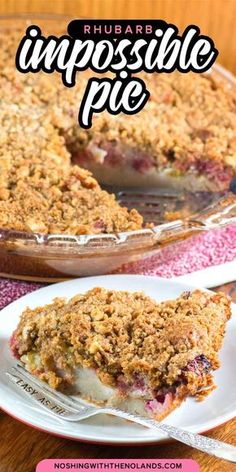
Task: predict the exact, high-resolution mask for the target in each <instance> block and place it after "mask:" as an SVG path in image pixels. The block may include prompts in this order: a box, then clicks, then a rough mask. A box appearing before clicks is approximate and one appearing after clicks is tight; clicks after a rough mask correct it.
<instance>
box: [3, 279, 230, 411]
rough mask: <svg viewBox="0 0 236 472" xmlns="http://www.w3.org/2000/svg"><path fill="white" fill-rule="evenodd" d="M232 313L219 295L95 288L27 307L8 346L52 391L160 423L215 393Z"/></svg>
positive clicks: (226, 302) (227, 303) (226, 300)
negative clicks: (161, 297)
mask: <svg viewBox="0 0 236 472" xmlns="http://www.w3.org/2000/svg"><path fill="white" fill-rule="evenodd" d="M230 315H231V311H230V301H229V299H228V298H227V297H226V296H225V295H224V294H223V293H216V294H212V293H207V292H202V291H200V290H195V291H194V292H192V293H190V292H185V293H183V294H182V295H180V297H178V298H177V299H176V300H169V301H165V302H161V303H157V302H155V301H154V300H152V299H150V298H149V297H147V296H145V295H144V294H143V293H139V292H136V293H129V292H122V291H120V292H118V291H117V292H116V291H109V290H105V289H103V288H95V289H93V290H90V291H89V292H87V293H85V294H84V295H80V294H79V295H77V296H75V297H73V298H72V299H71V300H69V301H65V300H64V299H56V300H55V301H54V302H53V303H52V304H50V305H46V306H44V307H39V308H36V309H35V310H31V309H29V308H28V309H26V310H25V311H24V312H23V314H22V316H21V320H20V323H19V325H18V327H17V329H16V331H15V332H14V334H13V335H12V338H11V341H10V347H11V351H12V353H13V355H14V356H15V357H16V358H18V359H21V361H22V362H23V363H24V364H25V366H26V368H27V370H28V371H29V372H31V373H32V374H33V375H36V376H38V377H39V378H40V379H41V380H44V381H46V382H48V383H49V385H50V386H51V387H53V388H55V389H59V390H60V389H61V390H64V391H65V392H68V393H71V394H76V393H77V394H79V395H80V396H81V397H82V398H84V399H85V400H87V401H90V402H92V403H98V404H99V405H103V406H104V405H107V406H108V405H111V406H116V407H119V408H122V409H125V410H127V411H130V412H133V413H138V414H142V415H148V416H150V417H154V418H156V419H158V420H160V419H162V418H164V417H165V416H167V415H168V414H169V413H170V412H171V411H173V410H174V409H175V408H177V407H178V406H179V405H180V404H181V403H182V402H183V401H184V400H185V399H186V398H187V397H189V396H194V397H196V398H198V399H203V398H204V397H205V396H206V395H208V394H209V393H210V392H211V391H212V390H213V388H215V385H214V379H213V371H214V370H215V369H217V368H218V367H219V358H218V351H219V349H220V347H221V345H222V341H223V337H224V333H225V324H226V322H227V320H228V319H229V318H230Z"/></svg>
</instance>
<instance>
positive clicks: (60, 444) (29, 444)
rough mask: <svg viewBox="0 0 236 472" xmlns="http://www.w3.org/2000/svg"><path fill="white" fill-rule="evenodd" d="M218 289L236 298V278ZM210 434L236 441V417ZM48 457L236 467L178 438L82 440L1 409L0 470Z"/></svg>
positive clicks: (27, 469)
mask: <svg viewBox="0 0 236 472" xmlns="http://www.w3.org/2000/svg"><path fill="white" fill-rule="evenodd" d="M216 290H218V291H219V290H222V291H224V292H225V293H227V294H229V295H230V296H231V297H232V299H233V300H234V301H235V302H236V282H234V283H231V284H227V285H224V286H221V287H217V288H216ZM232 375H235V373H232ZM229 388H230V386H229ZM209 435H210V436H211V437H213V438H216V439H220V440H222V441H226V442H228V443H235V442H236V419H235V420H232V421H229V422H228V423H226V424H225V425H222V426H220V427H219V428H217V429H215V430H214V431H212V432H210V433H209ZM49 458H58V459H79V458H86V459H88V458H97V459H101V458H102V459H106V458H108V459H114V458H115V459H119V458H121V459H124V458H125V459H128V458H147V459H148V458H150V459H151V458H153V459H161V458H165V459H167V458H181V459H194V460H196V461H197V462H198V464H199V465H200V470H201V472H235V471H236V465H234V464H230V463H227V462H225V461H222V460H218V459H215V458H214V457H210V456H208V455H206V454H203V453H201V452H198V451H196V450H194V449H192V448H190V447H188V446H184V445H182V444H180V443H177V442H173V443H168V444H162V445H152V446H147V445H145V446H125V447H121V446H117V447H116V446H100V445H91V444H82V443H79V442H76V441H70V440H67V439H61V438H57V437H54V436H51V435H49V434H47V433H42V432H40V431H37V430H35V429H32V428H30V427H29V426H25V425H23V424H21V423H19V422H18V421H16V420H15V419H13V418H10V417H9V416H8V415H6V414H5V413H1V412H0V472H35V467H36V464H37V463H38V462H39V461H40V460H43V459H49Z"/></svg>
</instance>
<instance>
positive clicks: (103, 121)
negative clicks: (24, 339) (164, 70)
mask: <svg viewBox="0 0 236 472" xmlns="http://www.w3.org/2000/svg"><path fill="white" fill-rule="evenodd" d="M5 33H6V31H3V33H1V35H0V85H1V86H0V101H1V107H0V123H1V136H0V226H1V227H3V228H8V229H16V230H21V231H33V228H35V229H34V231H36V229H37V228H38V230H39V231H41V232H44V233H52V232H55V231H56V232H62V233H63V232H66V233H68V232H70V233H71V234H86V233H94V232H95V233H96V232H97V233H106V232H110V231H126V230H136V229H140V228H141V227H142V218H141V216H140V215H139V214H138V212H137V211H135V210H132V211H131V212H128V210H127V209H121V208H120V207H119V205H118V203H117V202H115V200H114V197H113V196H110V195H108V194H106V193H105V192H103V191H101V189H100V187H99V185H98V184H97V183H96V182H95V180H94V179H93V178H92V176H91V174H89V173H86V171H83V170H82V169H80V168H78V167H75V168H74V166H73V165H72V163H71V159H72V158H73V156H79V157H80V158H83V156H87V157H88V155H89V154H90V153H91V150H94V149H95V151H96V152H95V154H96V155H97V157H98V158H101V157H103V156H104V155H106V156H107V157H108V158H109V150H110V149H111V148H112V153H113V158H114V156H115V158H116V152H117V150H116V147H117V146H118V148H119V146H120V151H119V153H120V155H121V154H122V156H125V157H126V156H127V158H128V155H129V153H130V152H131V151H130V150H132V151H133V152H134V153H136V152H137V155H138V156H139V157H138V158H137V162H136V164H137V166H139V167H140V166H141V168H142V169H143V166H144V170H145V169H146V167H147V165H148V168H149V166H150V165H151V166H155V167H157V168H158V169H172V170H173V172H174V175H177V174H178V175H181V174H183V173H185V172H188V171H189V170H190V171H191V170H193V169H194V171H195V172H197V173H198V174H200V175H201V174H202V175H208V176H209V178H213V179H217V182H218V183H219V182H220V181H222V182H226V181H227V182H228V181H229V179H230V178H231V177H232V175H233V174H234V173H235V171H236V137H235V136H236V119H235V116H236V98H235V93H234V92H233V91H232V90H231V88H230V87H228V86H226V85H225V84H223V83H221V82H220V81H217V80H215V79H212V78H207V77H206V76H202V75H200V74H192V73H189V74H180V73H172V74H144V73H143V74H140V75H141V76H142V77H143V78H144V80H145V81H146V83H147V88H148V89H149V90H150V92H151V98H150V100H149V101H148V103H147V104H146V106H145V108H144V109H143V110H142V111H141V112H140V113H138V114H136V115H132V116H131V117H130V116H126V115H123V114H120V115H117V116H112V115H110V114H108V113H106V112H104V113H102V114H98V115H96V116H95V119H94V123H93V127H92V128H91V129H90V130H83V129H81V128H80V127H79V126H78V123H77V113H78V107H79V104H80V101H81V99H82V95H83V93H84V89H85V85H86V82H87V79H88V77H89V74H90V73H89V72H87V71H85V72H82V73H79V74H78V80H77V84H76V86H75V87H73V88H70V89H68V88H66V87H64V85H63V84H62V82H61V79H60V77H59V75H57V74H56V73H55V74H49V75H47V74H44V73H38V74H21V73H19V72H18V71H17V70H16V68H15V53H16V49H17V46H18V44H19V40H20V38H21V37H22V30H16V31H14V32H13V31H7V34H5ZM150 117H151V119H150ZM121 151H122V152H121ZM104 153H105V154H104ZM140 156H141V157H140ZM142 156H143V157H142ZM146 156H149V160H148V159H146ZM150 156H151V158H150ZM150 159H151V160H150ZM149 161H150V162H149ZM73 168H74V169H73ZM76 179H77V182H75V180H76ZM85 181H90V183H91V182H92V184H89V188H88V186H87V184H86V185H85ZM71 182H72V183H71ZM26 195H28V201H27V202H26V201H25V197H26Z"/></svg>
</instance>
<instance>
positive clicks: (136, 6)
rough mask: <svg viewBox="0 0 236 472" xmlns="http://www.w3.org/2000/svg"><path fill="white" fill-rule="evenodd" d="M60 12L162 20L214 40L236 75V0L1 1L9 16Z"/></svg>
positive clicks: (3, 11)
mask: <svg viewBox="0 0 236 472" xmlns="http://www.w3.org/2000/svg"><path fill="white" fill-rule="evenodd" d="M22 12H27V13H28V12H37V13H38V12H41V13H42V12H44V13H61V14H66V15H69V16H71V17H75V16H77V17H79V16H84V17H88V18H117V19H119V18H161V19H163V20H166V21H168V22H171V23H174V24H176V25H177V26H178V27H179V28H180V30H183V28H185V27H186V26H187V25H189V24H196V25H198V26H199V27H200V29H201V31H202V32H203V33H204V34H207V35H209V36H211V37H212V39H213V40H214V41H215V44H216V46H217V48H218V50H219V51H220V55H219V59H218V60H219V62H221V63H222V64H223V65H224V66H225V67H227V68H228V69H230V70H231V71H232V72H234V73H236V0H0V15H1V14H2V15H3V14H6V13H22Z"/></svg>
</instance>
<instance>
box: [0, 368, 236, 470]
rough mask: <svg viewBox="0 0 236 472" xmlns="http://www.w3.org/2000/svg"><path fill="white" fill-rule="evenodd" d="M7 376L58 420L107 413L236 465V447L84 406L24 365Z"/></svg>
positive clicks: (108, 409) (122, 413)
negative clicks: (161, 433) (29, 370)
mask: <svg viewBox="0 0 236 472" xmlns="http://www.w3.org/2000/svg"><path fill="white" fill-rule="evenodd" d="M6 375H7V377H8V379H9V380H10V382H11V383H13V384H14V385H15V386H17V388H18V389H19V390H21V391H22V392H24V394H25V395H26V396H28V397H30V398H32V400H34V401H35V402H36V403H38V404H39V405H40V406H42V407H43V408H45V409H46V410H47V412H48V413H49V414H50V415H54V416H55V417H56V418H58V419H59V420H64V421H69V422H78V421H81V420H84V419H86V418H90V417H92V416H95V415H98V414H102V413H106V414H109V415H113V416H117V417H119V418H123V419H126V420H129V421H132V422H134V423H138V424H140V425H143V426H145V427H147V428H151V429H154V430H157V431H161V432H164V433H167V434H168V436H169V437H170V438H172V439H176V440H177V441H180V442H182V443H184V444H186V445H188V446H191V447H193V448H195V449H198V450H200V451H202V452H205V453H207V454H210V455H213V456H215V457H218V458H221V459H225V460H227V461H230V462H236V447H235V446H233V445H230V444H226V443H223V442H221V441H217V440H215V439H211V438H208V437H206V436H201V435H199V434H195V433H191V432H189V431H185V430H183V429H181V428H177V427H176V426H171V425H169V424H165V423H162V422H159V421H156V420H153V419H151V418H148V417H144V416H139V415H136V414H133V413H128V412H126V411H123V410H120V409H118V408H114V407H111V406H107V407H99V406H97V405H96V406H95V405H90V404H88V403H87V404H85V403H84V402H83V401H82V400H81V399H79V398H77V399H75V398H74V397H71V396H67V395H64V394H63V393H61V392H58V391H56V390H53V389H52V388H51V387H49V385H47V384H46V383H45V382H42V381H41V380H39V379H38V378H36V377H34V376H33V375H31V374H30V373H29V372H28V371H27V370H26V369H25V367H24V364H22V363H21V362H18V363H17V364H16V365H15V366H14V367H12V368H11V369H10V370H8V371H7V372H6Z"/></svg>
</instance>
